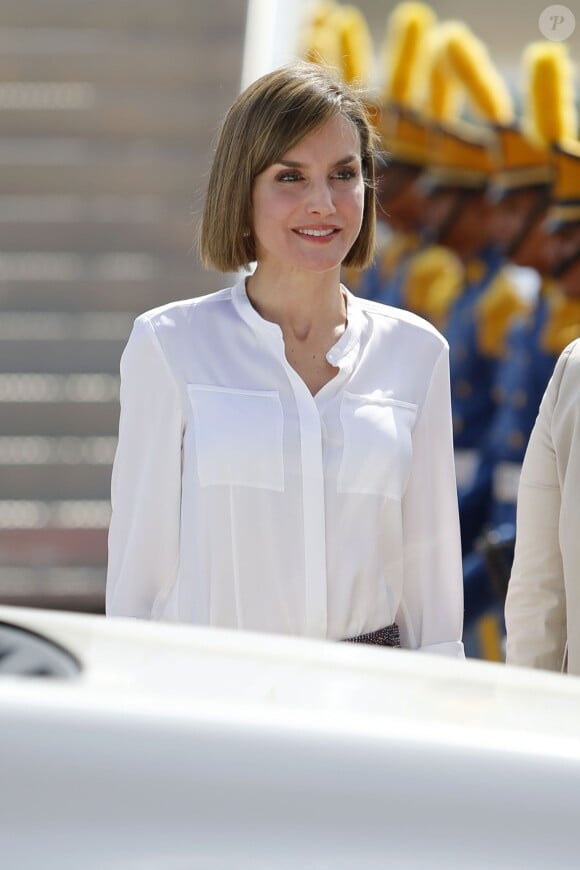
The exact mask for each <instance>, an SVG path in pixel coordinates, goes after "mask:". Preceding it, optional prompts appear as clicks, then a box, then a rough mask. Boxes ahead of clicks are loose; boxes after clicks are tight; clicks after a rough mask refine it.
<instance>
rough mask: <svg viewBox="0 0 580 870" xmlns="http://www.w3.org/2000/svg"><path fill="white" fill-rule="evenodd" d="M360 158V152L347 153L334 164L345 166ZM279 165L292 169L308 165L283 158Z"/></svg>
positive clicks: (278, 162)
mask: <svg viewBox="0 0 580 870" xmlns="http://www.w3.org/2000/svg"><path fill="white" fill-rule="evenodd" d="M356 160H360V156H359V155H358V154H347V155H346V157H341V158H340V160H337V161H336V163H333V166H344V165H345V163H353V161H356ZM276 162H277V164H278V165H279V166H288V167H291V168H292V169H302V168H303V167H304V166H306V164H305V163H301V162H300V161H299V160H286V159H284V158H282V159H281V160H278V161H276Z"/></svg>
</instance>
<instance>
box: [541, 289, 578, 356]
mask: <svg viewBox="0 0 580 870" xmlns="http://www.w3.org/2000/svg"><path fill="white" fill-rule="evenodd" d="M575 338H580V299H572V298H570V297H569V296H564V294H563V293H562V292H561V291H560V290H554V291H553V292H552V293H551V294H550V296H549V298H548V317H547V320H546V324H545V326H544V329H543V330H542V335H541V336H540V346H541V348H542V350H544V351H545V352H546V353H552V354H554V355H555V356H558V355H559V354H560V353H561V352H562V351H563V350H564V348H565V347H566V346H567V345H568V344H570V342H571V341H574V339H575Z"/></svg>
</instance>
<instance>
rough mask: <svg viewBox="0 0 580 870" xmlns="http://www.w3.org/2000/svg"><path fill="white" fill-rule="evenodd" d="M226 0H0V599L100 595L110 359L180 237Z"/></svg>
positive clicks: (114, 377)
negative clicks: (207, 0) (206, 0)
mask: <svg viewBox="0 0 580 870" xmlns="http://www.w3.org/2000/svg"><path fill="white" fill-rule="evenodd" d="M245 16H246V3H245V2H243V0H218V2H214V3H211V2H202V0H1V2H0V131H1V135H0V602H2V603H11V604H23V605H34V606H44V607H62V608H70V609H78V610H87V611H96V612H99V611H101V610H102V608H103V601H104V581H105V569H106V556H107V549H106V537H107V526H108V521H109V511H110V507H109V488H110V474H111V463H112V459H113V455H114V450H115V444H116V432H117V423H118V386H119V384H118V370H119V357H120V354H121V352H122V349H123V346H124V344H125V341H126V339H127V336H128V334H129V331H130V329H131V325H132V322H133V319H134V317H135V316H136V315H137V314H138V313H140V312H142V311H144V310H146V309H147V308H150V307H153V306H155V305H160V304H162V303H164V302H166V301H169V300H171V299H178V298H186V297H190V296H195V295H199V294H201V293H206V292H209V291H211V290H214V289H217V288H218V287H219V286H223V283H224V278H223V276H219V275H216V274H215V273H209V274H208V273H207V272H203V271H202V270H201V267H200V265H199V263H198V260H197V257H196V253H195V245H194V238H195V225H196V216H197V214H198V213H199V209H200V206H201V202H202V197H203V191H204V188H205V181H206V177H207V173H208V169H209V164H210V159H211V150H212V142H213V139H214V136H215V133H216V130H217V128H218V126H219V121H220V118H221V117H222V115H223V113H224V111H225V109H226V108H227V106H228V105H229V103H230V102H231V100H232V99H233V98H234V96H235V95H236V93H237V92H238V89H239V84H240V72H241V65H242V52H243V42H244V27H245Z"/></svg>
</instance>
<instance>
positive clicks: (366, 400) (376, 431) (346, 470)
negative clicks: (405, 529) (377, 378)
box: [337, 393, 417, 499]
mask: <svg viewBox="0 0 580 870" xmlns="http://www.w3.org/2000/svg"><path fill="white" fill-rule="evenodd" d="M416 417H417V405H415V404H413V403H412V402H403V401H400V400H398V399H393V398H392V397H390V396H386V395H384V394H381V393H372V394H371V395H367V396H364V395H357V394H354V393H345V394H344V396H343V398H342V403H341V408H340V420H341V425H342V434H343V452H342V459H341V462H340V467H339V473H338V481H337V488H338V492H343V493H370V494H373V495H381V496H383V497H387V498H393V499H401V498H402V496H403V494H404V491H405V487H406V485H407V480H408V477H409V473H410V470H411V460H412V455H413V447H412V438H411V436H412V430H413V426H414V424H415V420H416Z"/></svg>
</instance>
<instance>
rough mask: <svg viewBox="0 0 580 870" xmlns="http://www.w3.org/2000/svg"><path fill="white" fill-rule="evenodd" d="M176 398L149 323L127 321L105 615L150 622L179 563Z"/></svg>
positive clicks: (179, 410) (180, 415)
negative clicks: (130, 329) (130, 325)
mask: <svg viewBox="0 0 580 870" xmlns="http://www.w3.org/2000/svg"><path fill="white" fill-rule="evenodd" d="M182 434H183V413H182V403H181V400H180V393H179V389H178V387H177V384H176V382H175V380H174V377H173V375H172V373H171V371H170V368H169V365H168V362H167V360H166V358H165V356H164V353H163V350H162V348H161V346H160V344H159V340H158V338H157V336H156V334H155V332H154V330H153V327H152V325H151V324H150V323H149V321H147V320H144V319H138V320H136V321H135V325H134V328H133V332H132V333H131V336H130V338H129V341H128V343H127V346H126V348H125V351H124V353H123V356H122V358H121V417H120V423H119V441H118V445H117V452H116V455H115V461H114V465H113V474H112V484H111V502H112V517H111V523H110V527H109V561H108V570H107V589H106V612H107V615H109V616H133V617H142V618H154V617H155V612H156V604H157V605H159V603H160V602H162V601H163V600H164V599H165V597H166V596H167V595H168V594H169V592H170V590H171V588H172V586H173V583H174V581H175V578H176V575H177V569H178V559H179V527H180V504H181V442H182Z"/></svg>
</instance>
